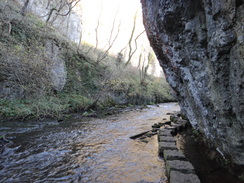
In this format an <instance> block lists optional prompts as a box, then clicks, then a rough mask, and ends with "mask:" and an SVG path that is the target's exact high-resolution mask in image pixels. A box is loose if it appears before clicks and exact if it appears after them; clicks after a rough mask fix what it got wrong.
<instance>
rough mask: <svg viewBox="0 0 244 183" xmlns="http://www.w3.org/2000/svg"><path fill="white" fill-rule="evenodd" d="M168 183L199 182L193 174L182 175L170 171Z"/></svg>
mask: <svg viewBox="0 0 244 183" xmlns="http://www.w3.org/2000/svg"><path fill="white" fill-rule="evenodd" d="M170 183H200V180H199V178H198V176H197V175H195V174H184V173H181V172H178V171H171V172H170Z"/></svg>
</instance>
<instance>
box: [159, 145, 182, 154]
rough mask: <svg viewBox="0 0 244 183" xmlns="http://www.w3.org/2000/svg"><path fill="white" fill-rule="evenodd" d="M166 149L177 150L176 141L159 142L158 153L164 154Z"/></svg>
mask: <svg viewBox="0 0 244 183" xmlns="http://www.w3.org/2000/svg"><path fill="white" fill-rule="evenodd" d="M164 150H177V147H176V144H175V142H159V143H158V153H159V155H160V156H163V154H164Z"/></svg>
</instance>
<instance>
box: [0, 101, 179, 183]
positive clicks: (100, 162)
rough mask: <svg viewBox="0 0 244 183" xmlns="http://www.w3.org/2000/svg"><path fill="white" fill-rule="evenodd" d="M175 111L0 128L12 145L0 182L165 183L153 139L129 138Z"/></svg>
mask: <svg viewBox="0 0 244 183" xmlns="http://www.w3.org/2000/svg"><path fill="white" fill-rule="evenodd" d="M177 110H179V106H178V105H176V104H175V103H168V104H161V105H160V107H156V106H149V108H148V109H143V110H138V111H131V112H126V113H123V114H118V115H113V116H109V117H106V118H103V119H97V118H86V119H77V120H73V121H69V122H63V123H57V122H46V123H45V122H44V123H4V124H1V127H0V133H1V135H6V138H7V139H8V140H10V141H11V143H9V144H7V146H6V147H5V149H4V151H3V152H2V154H1V156H0V176H1V180H0V182H4V183H5V182H11V183H12V182H35V183H41V182H99V183H102V182H104V183H105V182H106V183H109V182H116V183H119V182H123V183H126V182H166V177H165V175H164V162H163V160H161V159H159V158H158V155H157V153H158V149H157V144H158V143H157V139H156V136H154V137H151V138H148V139H146V141H144V142H142V141H140V140H132V139H130V138H129V137H130V136H132V135H135V134H137V133H140V132H143V131H147V130H150V128H151V125H153V124H154V123H158V122H160V121H162V119H163V118H165V117H167V116H166V113H168V112H172V111H177Z"/></svg>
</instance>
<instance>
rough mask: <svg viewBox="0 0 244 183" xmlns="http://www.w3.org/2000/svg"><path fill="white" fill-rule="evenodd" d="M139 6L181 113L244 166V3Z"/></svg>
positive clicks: (182, 0)
mask: <svg viewBox="0 0 244 183" xmlns="http://www.w3.org/2000/svg"><path fill="white" fill-rule="evenodd" d="M141 3H142V8H143V19H144V21H143V22H144V25H145V29H146V32H147V35H148V38H149V41H150V44H151V46H152V47H153V49H154V51H155V54H156V55H157V58H158V60H159V62H160V65H161V66H162V67H163V70H164V73H165V76H166V78H167V81H168V82H169V84H170V85H171V87H172V88H173V90H174V93H175V96H176V97H177V99H178V101H179V104H180V106H181V110H182V113H183V115H184V116H186V117H187V118H188V119H189V121H190V122H191V124H192V126H193V127H194V128H195V129H199V130H200V132H201V133H202V134H204V136H205V139H206V140H207V141H208V142H209V143H210V144H211V145H213V146H214V147H215V149H218V150H219V153H220V154H222V155H223V157H225V158H226V157H230V158H231V160H232V161H233V162H234V163H236V164H239V165H244V153H243V148H244V141H243V139H242V138H243V133H244V87H243V84H244V64H243V63H244V52H243V50H244V44H243V36H244V31H243V22H244V3H243V1H236V2H235V1H234V0H230V1H221V3H220V1H218V0H211V1H207V0H203V1H200V0H196V1H189V0H179V1H177V2H176V1H166V0H164V1H163V0H153V1H147V0H141ZM186 10H187V11H186ZM174 118H175V117H174ZM183 118H184V119H185V117H183ZM174 120H175V119H172V121H174Z"/></svg>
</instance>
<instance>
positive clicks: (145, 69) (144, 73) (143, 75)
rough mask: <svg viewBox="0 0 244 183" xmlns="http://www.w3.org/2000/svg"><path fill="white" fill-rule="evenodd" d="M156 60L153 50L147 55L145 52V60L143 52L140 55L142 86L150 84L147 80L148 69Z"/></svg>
mask: <svg viewBox="0 0 244 183" xmlns="http://www.w3.org/2000/svg"><path fill="white" fill-rule="evenodd" d="M154 61H155V57H154V55H153V54H152V53H151V52H149V53H148V54H147V57H146V56H145V54H144V58H143V61H142V53H141V54H140V56H139V63H138V69H139V72H140V84H141V85H142V86H147V84H148V82H146V80H147V77H148V69H149V66H150V65H152V64H153V62H154Z"/></svg>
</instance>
